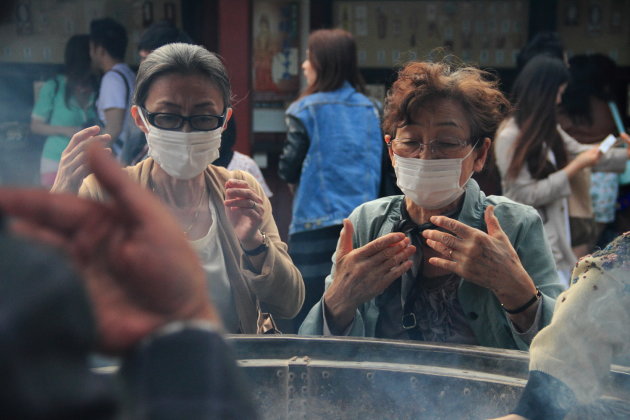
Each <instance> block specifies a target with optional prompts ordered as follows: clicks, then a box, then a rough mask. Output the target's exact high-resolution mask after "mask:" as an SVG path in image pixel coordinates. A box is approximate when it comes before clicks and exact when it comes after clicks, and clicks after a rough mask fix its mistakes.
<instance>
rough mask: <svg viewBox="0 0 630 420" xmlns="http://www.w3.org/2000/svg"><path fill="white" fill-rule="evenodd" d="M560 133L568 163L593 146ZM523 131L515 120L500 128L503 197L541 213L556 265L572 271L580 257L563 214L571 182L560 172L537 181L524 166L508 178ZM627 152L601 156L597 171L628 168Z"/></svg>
mask: <svg viewBox="0 0 630 420" xmlns="http://www.w3.org/2000/svg"><path fill="white" fill-rule="evenodd" d="M558 132H559V133H560V136H561V137H562V140H563V141H564V146H565V148H566V150H567V154H568V157H569V159H573V158H575V156H577V155H578V154H580V153H581V152H583V151H585V150H588V149H590V148H592V147H593V145H586V144H580V143H578V142H577V141H576V140H575V139H574V138H573V137H571V136H569V135H568V134H567V133H565V132H564V130H562V129H561V128H560V126H558ZM519 133H520V130H519V128H518V126H517V125H516V122H515V120H514V118H509V119H508V120H506V121H504V122H503V124H501V126H500V127H499V129H498V131H497V135H496V137H495V140H494V153H495V157H496V163H497V167H498V168H499V173H500V174H501V186H502V187H503V195H504V196H506V197H508V198H511V199H512V200H514V201H518V202H519V203H523V204H528V205H530V206H533V207H535V208H536V210H538V212H539V213H540V216H541V217H542V219H543V223H544V225H545V233H546V235H547V239H548V240H549V244H550V245H551V250H552V252H553V255H554V258H555V260H556V265H557V267H558V269H560V270H571V269H573V266H574V265H575V263H576V262H577V257H576V256H575V254H574V253H573V250H572V249H571V243H570V241H569V238H568V237H567V235H566V220H565V213H564V210H565V209H564V205H565V204H564V203H565V202H564V200H563V199H564V198H568V197H569V195H570V194H571V186H570V183H569V178H568V177H567V174H566V172H565V171H563V170H558V171H556V172H554V173H552V174H551V175H549V176H548V177H547V178H545V179H534V178H533V177H532V176H531V174H530V173H529V170H528V169H527V165H523V168H522V169H521V172H520V173H519V174H518V176H517V177H516V179H507V178H506V174H507V171H508V168H509V167H510V163H511V162H512V156H513V155H514V148H515V147H516V146H517V145H516V140H517V138H518V135H519ZM626 156H627V155H626V151H625V149H613V150H611V151H610V152H608V153H607V154H606V155H604V156H602V157H601V159H600V161H599V163H598V164H597V165H595V167H594V169H597V170H600V171H611V172H616V171H623V169H624V168H625V165H626V159H627V157H626Z"/></svg>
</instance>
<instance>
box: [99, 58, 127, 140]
mask: <svg viewBox="0 0 630 420" xmlns="http://www.w3.org/2000/svg"><path fill="white" fill-rule="evenodd" d="M118 72H120V73H122V74H123V75H124V77H125V79H124V80H123V78H122V76H121V75H120V73H118ZM125 81H126V82H127V83H125ZM135 87H136V75H135V73H134V72H133V70H131V69H130V68H129V66H128V65H126V64H124V63H118V64H116V65H115V66H114V67H112V69H111V70H110V71H108V72H107V73H105V74H104V75H103V79H102V80H101V87H100V89H99V95H98V100H97V101H96V109H97V110H98V117H99V118H100V119H101V121H102V122H103V123H105V124H107V121H106V119H105V111H106V110H108V109H112V108H118V109H124V110H125V120H124V121H123V128H122V131H121V133H120V136H119V137H120V138H121V139H122V140H123V141H124V140H126V139H127V136H128V135H129V133H128V131H129V130H128V127H130V126H131V125H130V124H131V121H130V119H131V113H130V112H129V109H130V108H131V99H132V96H133V91H134V89H135Z"/></svg>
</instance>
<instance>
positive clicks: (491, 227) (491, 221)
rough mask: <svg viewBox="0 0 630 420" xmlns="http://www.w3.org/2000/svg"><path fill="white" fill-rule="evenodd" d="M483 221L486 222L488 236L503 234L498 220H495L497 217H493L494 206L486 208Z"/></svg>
mask: <svg viewBox="0 0 630 420" xmlns="http://www.w3.org/2000/svg"><path fill="white" fill-rule="evenodd" d="M484 219H485V221H486V226H487V227H488V235H490V236H495V237H496V236H500V235H504V234H505V233H504V232H503V229H501V224H500V223H499V219H497V216H495V215H494V206H488V207H487V208H486V212H485V213H484Z"/></svg>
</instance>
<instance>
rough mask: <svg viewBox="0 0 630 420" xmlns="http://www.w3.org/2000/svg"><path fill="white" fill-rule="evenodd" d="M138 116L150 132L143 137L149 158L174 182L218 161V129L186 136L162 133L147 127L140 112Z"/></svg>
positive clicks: (190, 133)
mask: <svg viewBox="0 0 630 420" xmlns="http://www.w3.org/2000/svg"><path fill="white" fill-rule="evenodd" d="M138 112H139V114H140V118H141V119H142V122H144V125H145V126H146V127H147V129H148V130H149V132H148V133H147V134H146V137H147V144H148V145H149V156H151V157H152V158H153V160H155V161H156V162H157V163H158V165H160V167H161V168H162V169H164V170H165V171H166V173H167V174H169V175H170V176H172V177H173V178H177V179H191V178H194V177H195V176H197V175H199V174H200V173H202V172H203V171H204V170H205V169H206V167H207V166H208V165H209V164H211V163H212V162H214V161H215V160H216V159H217V158H218V157H219V147H220V146H221V132H222V131H223V130H222V129H221V127H219V128H217V129H216V130H212V131H191V132H188V133H187V132H184V131H170V130H163V129H160V128H157V127H155V126H152V125H151V124H149V123H148V122H147V120H146V119H145V118H144V115H143V112H142V110H140V109H138Z"/></svg>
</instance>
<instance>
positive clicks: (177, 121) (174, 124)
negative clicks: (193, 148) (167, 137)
mask: <svg viewBox="0 0 630 420" xmlns="http://www.w3.org/2000/svg"><path fill="white" fill-rule="evenodd" d="M141 109H142V111H144V113H145V114H146V116H147V119H148V120H149V123H150V124H151V125H154V126H156V127H157V128H161V129H163V130H171V131H177V130H180V129H181V128H182V127H183V126H184V123H185V122H186V121H188V124H190V127H191V128H192V129H193V130H196V131H212V130H216V129H217V128H219V127H221V126H223V122H224V121H225V113H224V114H223V115H212V114H205V115H191V116H190V117H184V116H183V115H179V114H169V113H167V112H149V111H147V110H146V109H145V108H141Z"/></svg>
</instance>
